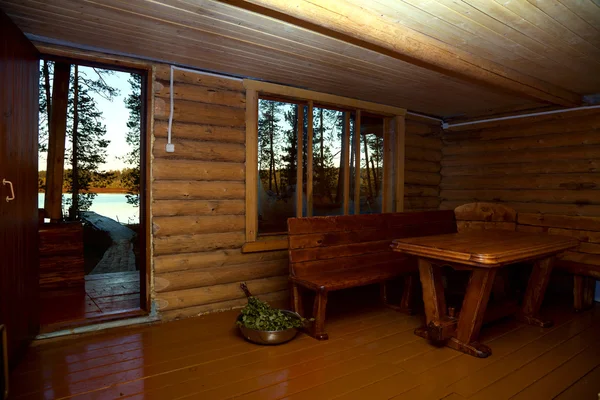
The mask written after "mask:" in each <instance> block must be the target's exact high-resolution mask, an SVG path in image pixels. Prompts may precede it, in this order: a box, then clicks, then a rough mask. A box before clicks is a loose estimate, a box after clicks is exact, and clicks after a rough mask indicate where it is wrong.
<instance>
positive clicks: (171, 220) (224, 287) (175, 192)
mask: <svg viewBox="0 0 600 400" xmlns="http://www.w3.org/2000/svg"><path fill="white" fill-rule="evenodd" d="M169 74H170V70H169V67H168V66H163V65H159V66H156V70H155V79H154V126H153V140H154V143H153V150H152V154H153V160H152V235H153V272H154V279H153V282H154V285H153V298H154V301H155V304H156V306H157V309H158V312H159V315H160V316H161V317H162V318H163V319H165V320H168V319H174V318H180V317H187V316H194V315H198V314H201V313H206V312H212V311H217V310H223V309H229V308H233V307H240V306H243V305H244V304H245V303H246V300H245V297H244V294H243V292H242V291H241V290H240V289H239V283H240V282H244V281H245V282H247V283H248V287H249V288H250V290H251V291H252V292H253V293H255V294H257V295H261V298H262V299H266V300H267V301H270V302H272V303H276V304H278V305H282V304H284V303H286V302H287V300H288V291H287V276H288V256H287V250H279V251H270V252H261V253H249V254H244V253H242V251H241V248H242V245H243V244H244V240H245V234H244V232H245V139H246V132H245V106H246V104H245V91H244V88H243V85H242V83H241V82H240V81H236V80H231V79H226V78H220V77H215V76H207V75H199V74H194V73H188V72H182V71H175V74H174V98H175V103H174V104H175V106H174V119H173V128H172V142H173V143H174V145H175V152H174V153H167V152H166V151H165V145H166V143H167V130H168V118H169V107H170V106H169V96H170V93H169ZM406 129H407V131H406V146H407V147H406V158H407V159H406V171H405V209H406V211H416V210H435V209H437V208H438V206H439V182H440V173H439V171H440V160H441V158H442V152H441V147H442V141H441V139H440V132H439V129H438V128H437V127H436V126H431V125H425V124H423V123H419V122H416V121H410V120H409V121H408V122H407V128H406Z"/></svg>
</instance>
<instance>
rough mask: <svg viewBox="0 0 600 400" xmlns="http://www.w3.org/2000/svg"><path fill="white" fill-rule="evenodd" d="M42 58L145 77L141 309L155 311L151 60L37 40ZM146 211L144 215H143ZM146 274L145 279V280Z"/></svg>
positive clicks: (142, 145)
mask: <svg viewBox="0 0 600 400" xmlns="http://www.w3.org/2000/svg"><path fill="white" fill-rule="evenodd" d="M35 45H36V47H37V48H38V50H39V52H40V59H46V60H49V61H62V62H67V63H71V64H78V65H83V66H88V67H97V68H107V69H111V70H115V71H121V72H130V73H131V72H134V73H138V74H140V75H141V76H142V85H141V89H142V98H143V99H144V106H145V107H142V112H141V118H140V130H141V138H140V139H141V140H140V145H141V149H140V156H141V158H142V159H141V160H140V185H141V190H140V228H141V229H140V231H142V232H144V234H143V235H141V236H140V238H141V241H140V248H141V249H144V257H143V259H144V260H143V263H142V265H140V308H141V309H142V310H143V311H145V312H146V313H150V312H151V311H152V291H151V287H152V286H151V285H152V221H151V218H152V214H151V193H152V191H151V168H152V165H151V160H152V146H151V143H152V117H153V113H152V112H150V110H152V109H153V107H154V96H153V93H154V91H153V82H154V68H153V64H152V63H149V62H144V61H139V60H135V59H130V58H126V57H121V56H113V55H110V54H104V53H98V52H94V51H85V50H80V49H75V48H70V47H67V46H57V45H48V44H42V43H35ZM142 214H143V218H141V217H142ZM142 277H144V279H142Z"/></svg>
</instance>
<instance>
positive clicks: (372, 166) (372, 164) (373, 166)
mask: <svg viewBox="0 0 600 400" xmlns="http://www.w3.org/2000/svg"><path fill="white" fill-rule="evenodd" d="M371 170H372V171H373V186H375V195H376V196H379V181H378V179H377V169H376V168H375V163H374V162H373V157H371Z"/></svg>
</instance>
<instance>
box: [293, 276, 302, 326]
mask: <svg viewBox="0 0 600 400" xmlns="http://www.w3.org/2000/svg"><path fill="white" fill-rule="evenodd" d="M290 300H291V303H292V304H291V305H292V311H294V312H297V313H298V314H300V315H301V316H302V317H304V305H303V304H304V303H303V300H302V289H301V288H300V286H298V285H297V284H296V283H294V282H290Z"/></svg>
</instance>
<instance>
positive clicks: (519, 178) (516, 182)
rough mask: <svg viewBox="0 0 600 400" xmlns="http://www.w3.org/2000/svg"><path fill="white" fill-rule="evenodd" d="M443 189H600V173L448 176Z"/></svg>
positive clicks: (441, 185)
mask: <svg viewBox="0 0 600 400" xmlns="http://www.w3.org/2000/svg"><path fill="white" fill-rule="evenodd" d="M440 188H441V189H462V190H465V189H509V190H514V189H529V190H533V189H567V190H582V189H599V188H600V173H591V174H585V173H580V174H523V175H515V176H513V175H509V176H503V177H502V178H501V179H497V178H496V177H493V176H448V177H444V179H443V180H442V182H441V184H440Z"/></svg>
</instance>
